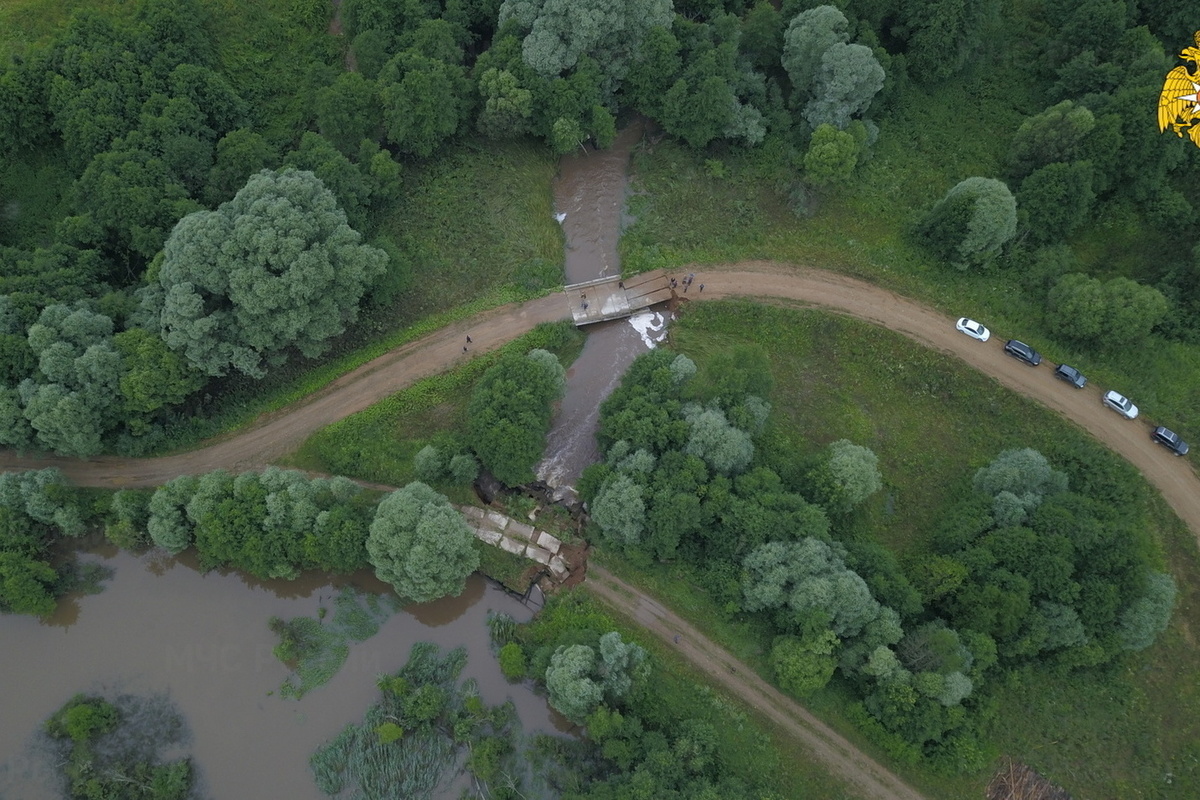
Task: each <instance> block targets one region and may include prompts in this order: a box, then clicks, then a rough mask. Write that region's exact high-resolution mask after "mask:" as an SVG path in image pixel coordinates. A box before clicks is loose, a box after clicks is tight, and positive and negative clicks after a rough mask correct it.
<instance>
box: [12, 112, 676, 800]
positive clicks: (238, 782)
mask: <svg viewBox="0 0 1200 800" xmlns="http://www.w3.org/2000/svg"><path fill="white" fill-rule="evenodd" d="M641 136H642V128H641V125H640V124H635V125H631V126H629V127H627V128H625V129H624V130H623V131H622V132H621V134H620V135H619V136H618V138H617V140H616V142H615V144H614V146H613V147H612V148H611V149H609V150H603V151H596V150H590V149H589V150H586V151H583V152H580V153H578V154H574V155H571V156H567V157H565V158H564V159H563V160H562V166H561V174H560V177H559V179H558V180H557V182H556V184H555V205H556V208H557V210H558V212H559V214H560V215H562V214H565V215H566V216H565V217H562V218H561V222H562V226H563V231H564V234H565V237H566V242H567V250H566V280H567V282H568V283H576V282H581V281H585V280H590V279H592V278H597V277H602V276H610V275H618V274H619V273H620V262H619V258H618V255H617V240H618V238H619V236H620V231H621V227H622V224H623V222H624V221H625V217H624V214H625V197H626V187H627V179H626V170H627V166H628V162H629V156H630V153H631V152H632V150H633V148H634V146H635V145H636V144H637V143H638V141H639V140H640V139H641ZM664 331H665V325H664V321H663V320H662V318H661V316H658V315H654V314H642V315H639V316H638V317H636V318H633V319H630V320H621V321H614V322H608V323H604V324H600V325H595V326H592V327H590V328H589V329H588V338H587V342H586V344H585V346H584V349H583V353H582V355H581V356H580V357H579V359H578V360H577V361H576V362H575V363H574V364H573V365H572V366H571V368H570V370H569V371H568V377H567V391H566V396H565V397H564V399H563V401H562V403H561V406H560V408H559V409H558V410H557V413H556V417H555V420H554V424H553V429H552V431H551V433H550V436H549V440H548V442H547V447H546V454H547V455H546V458H545V459H544V461H543V463H542V464H541V466H540V468H539V475H540V476H541V477H542V478H543V479H544V480H546V481H547V482H548V483H550V484H551V485H553V486H555V487H558V488H560V489H563V490H564V491H567V492H569V491H570V486H571V484H573V483H574V481H575V480H576V479H577V478H578V477H579V475H580V473H581V472H582V471H583V468H584V467H586V466H587V465H588V464H590V463H592V462H593V461H595V460H597V459H598V457H599V454H598V453H597V452H596V444H595V432H596V427H597V423H598V417H599V405H600V402H601V401H602V400H603V399H604V398H605V397H607V396H608V394H609V393H610V392H611V391H612V390H613V388H614V387H615V386H616V383H617V381H619V380H620V376H621V375H622V374H623V373H624V372H625V369H626V368H627V367H628V366H629V364H630V363H631V362H632V361H633V359H634V358H636V357H637V356H638V354H639V353H642V352H644V351H645V350H646V349H647V347H652V346H653V345H654V342H655V341H656V340H657V339H658V338H661V335H662V334H663V332H664ZM79 557H80V558H81V559H82V560H89V561H96V562H99V563H102V564H104V565H105V566H107V567H109V568H111V569H112V571H113V576H112V578H111V579H110V580H109V581H108V582H107V584H106V588H105V589H104V591H103V592H102V593H100V594H97V595H89V596H73V597H68V598H65V599H64V600H63V601H62V602H61V603H60V605H59V609H58V612H57V613H56V614H55V615H54V617H53V618H50V619H45V620H39V619H34V618H30V617H19V616H0V798H14V800H15V798H21V799H22V800H43V798H45V799H46V800H49V798H55V797H57V796H58V794H57V785H58V784H57V782H56V780H55V778H54V776H53V774H52V769H53V766H52V765H51V764H49V763H48V762H47V761H46V759H45V758H43V757H42V756H41V755H40V754H39V746H38V742H39V740H38V736H37V732H38V730H39V728H40V725H41V722H42V720H44V719H45V718H46V717H48V716H49V715H50V714H52V713H53V712H54V711H55V710H56V709H57V708H58V707H59V706H61V705H62V704H63V703H64V702H66V701H67V700H68V699H69V698H70V697H71V696H72V695H74V694H75V693H77V692H96V693H100V694H104V695H106V696H112V695H114V694H118V693H135V694H158V693H165V694H167V695H169V697H170V698H171V699H172V700H173V701H174V703H175V705H176V706H177V708H178V710H179V711H180V712H181V713H182V715H183V717H184V720H185V723H186V725H187V727H188V728H189V730H190V743H189V746H188V747H187V752H188V753H189V754H190V755H191V756H192V758H193V762H194V764H195V765H196V767H197V769H198V777H199V781H200V786H201V790H202V792H203V793H204V794H205V795H208V796H210V797H216V798H220V797H288V798H292V799H293V800H306V799H307V798H312V800H317V799H318V798H320V797H321V794H320V793H319V792H318V791H317V789H316V786H315V785H314V784H313V781H312V777H311V775H310V773H309V769H308V757H309V755H310V754H311V753H312V752H313V751H314V750H315V749H316V748H317V747H318V746H319V745H320V744H321V743H322V742H324V741H326V740H328V739H329V738H331V737H332V736H334V735H335V734H336V733H337V732H338V731H339V730H341V728H342V727H343V726H344V725H346V724H347V723H349V722H355V721H358V720H359V719H361V717H362V714H363V712H364V711H365V710H366V708H367V706H368V705H370V703H371V702H372V701H373V699H374V697H375V695H376V692H377V690H376V688H375V678H376V676H377V675H379V674H380V673H384V672H388V671H392V670H395V669H398V668H399V667H400V666H401V665H402V664H403V663H404V661H405V660H406V658H407V656H408V652H409V649H410V648H411V647H412V645H413V644H414V643H415V642H418V641H432V642H436V643H437V644H438V645H440V646H441V647H442V648H443V649H450V648H453V647H457V646H459V645H462V646H465V647H466V648H467V650H468V654H469V660H468V662H467V667H466V670H465V671H464V677H472V678H475V679H476V680H477V681H478V682H479V686H480V690H481V693H482V695H483V698H484V699H485V700H486V701H488V702H490V703H499V702H503V700H504V699H505V698H507V697H511V698H512V699H513V701H514V703H515V704H516V706H517V709H518V713H519V715H520V717H521V720H522V723H523V725H524V727H525V730H527V731H553V730H555V729H558V730H566V729H567V728H568V727H569V723H566V722H565V720H563V719H562V718H561V717H560V716H558V715H557V714H556V713H554V712H553V711H552V710H551V709H549V708H548V706H547V705H546V703H545V700H544V699H543V698H541V697H539V696H537V695H535V694H534V693H533V692H532V691H530V690H529V689H528V688H527V687H526V686H514V685H511V684H509V683H507V682H506V681H505V680H504V678H503V676H502V675H501V674H500V670H499V667H498V665H497V663H496V660H495V658H494V657H493V656H492V655H491V653H490V651H489V647H488V637H487V629H486V626H485V620H486V617H487V613H488V611H503V612H506V613H508V614H511V615H512V616H514V617H516V618H517V619H518V620H525V619H528V617H529V616H530V612H529V611H528V609H527V608H525V606H523V605H522V604H521V603H520V602H519V601H518V600H517V599H515V598H513V597H511V596H510V595H508V594H506V593H505V592H504V591H502V590H500V589H499V588H497V587H496V586H495V585H493V584H491V583H490V582H488V581H487V580H485V579H484V578H482V577H480V576H478V575H476V576H472V578H471V579H470V580H469V581H468V583H467V588H466V590H465V591H464V592H463V594H462V595H461V596H459V597H448V598H444V599H442V600H439V601H437V602H433V603H427V604H423V605H416V606H409V607H407V608H405V609H404V610H403V611H401V612H400V613H397V614H395V615H394V616H392V617H391V618H390V619H389V620H388V621H387V622H385V623H384V624H383V626H382V628H381V629H380V631H379V633H378V634H377V635H376V636H375V637H373V638H371V639H369V640H368V641H366V642H362V643H359V644H353V645H352V646H351V651H350V657H349V659H348V661H347V662H346V664H345V665H344V666H343V667H342V668H341V670H340V671H339V672H338V673H337V675H336V676H335V677H334V679H333V680H332V681H330V682H329V683H328V684H326V685H325V686H323V687H321V688H318V689H316V690H314V691H311V692H309V693H308V694H306V695H305V696H304V697H303V698H301V699H299V700H295V699H285V698H283V697H281V696H280V695H279V693H278V690H279V687H280V685H281V684H282V683H283V681H284V679H285V678H286V677H287V676H288V674H289V672H288V669H287V668H286V667H285V666H284V665H283V664H281V663H280V662H279V661H278V660H276V659H275V658H274V656H273V655H272V653H271V649H272V647H273V646H274V644H275V641H276V640H275V636H274V635H273V634H272V633H271V632H270V631H269V630H268V628H267V622H268V620H269V619H270V618H271V617H272V616H279V617H284V618H290V617H296V616H302V615H303V616H316V615H317V613H318V609H319V608H320V607H321V606H325V607H326V608H329V609H330V611H332V601H333V598H334V597H335V596H336V594H337V592H338V591H339V589H340V587H341V586H343V585H345V584H347V583H349V584H352V585H353V586H355V587H356V588H358V589H360V590H362V591H370V592H381V593H382V592H387V591H390V587H388V586H386V585H384V584H382V583H381V582H379V581H378V580H376V579H375V577H374V576H373V575H372V574H370V572H363V573H360V574H357V575H353V576H343V577H338V578H335V577H331V576H329V575H324V574H306V575H304V576H302V577H301V578H300V579H298V580H294V581H267V582H263V581H257V580H253V579H250V578H248V577H247V576H245V575H242V574H240V573H236V572H208V573H203V572H201V571H200V570H199V568H198V566H197V565H196V564H195V563H194V561H193V560H191V559H189V557H188V556H187V554H185V555H184V556H183V557H180V558H170V557H166V556H164V555H163V554H162V553H155V552H151V553H149V554H145V555H134V554H130V553H127V552H119V551H117V550H116V549H115V548H111V547H108V546H104V545H100V546H97V547H95V548H93V549H92V550H91V551H90V552H89V553H86V554H80V556H79ZM447 792H449V793H453V792H452V790H450V789H449V788H447Z"/></svg>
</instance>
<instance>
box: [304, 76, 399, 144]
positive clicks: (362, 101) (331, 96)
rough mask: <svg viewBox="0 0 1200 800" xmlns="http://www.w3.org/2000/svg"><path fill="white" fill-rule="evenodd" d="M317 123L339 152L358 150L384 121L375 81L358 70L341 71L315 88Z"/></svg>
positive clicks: (375, 135) (372, 137) (375, 133)
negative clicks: (324, 83) (332, 80)
mask: <svg viewBox="0 0 1200 800" xmlns="http://www.w3.org/2000/svg"><path fill="white" fill-rule="evenodd" d="M315 105H316V112H317V126H318V127H319V128H320V130H321V134H322V135H323V136H325V138H327V139H328V140H329V141H330V142H332V143H333V145H334V147H336V148H337V149H338V150H340V151H341V153H342V155H344V156H347V157H350V156H353V155H354V154H355V153H357V152H358V146H359V143H360V142H362V140H363V139H374V138H376V137H377V136H378V131H379V129H380V127H381V125H382V121H383V110H382V109H381V108H380V105H379V91H378V88H377V87H376V86H375V82H374V81H371V80H368V79H367V78H364V77H363V76H362V74H361V73H359V72H343V73H341V74H340V75H338V77H337V80H335V81H334V82H333V84H331V85H330V86H326V87H324V88H322V89H320V90H318V91H317V94H316V98H315Z"/></svg>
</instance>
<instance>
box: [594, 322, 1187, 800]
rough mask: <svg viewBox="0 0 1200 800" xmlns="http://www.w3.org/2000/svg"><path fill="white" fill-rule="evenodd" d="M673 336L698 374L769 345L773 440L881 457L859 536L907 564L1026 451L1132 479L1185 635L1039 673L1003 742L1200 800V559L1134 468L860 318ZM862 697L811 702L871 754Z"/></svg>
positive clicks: (960, 793)
mask: <svg viewBox="0 0 1200 800" xmlns="http://www.w3.org/2000/svg"><path fill="white" fill-rule="evenodd" d="M671 335H672V341H673V343H674V345H675V346H676V347H677V348H678V349H679V350H681V351H682V352H685V353H687V354H688V355H690V356H692V357H693V358H694V359H696V361H697V362H698V363H702V362H703V361H704V360H705V359H706V358H708V357H711V356H712V355H713V354H715V353H717V352H719V351H722V350H724V349H726V348H728V347H731V346H733V345H735V344H745V343H751V342H762V341H766V340H770V341H772V342H773V343H774V344H773V345H772V347H771V348H770V349H769V354H770V358H771V363H772V371H773V375H774V378H775V389H774V391H773V393H772V397H771V402H772V405H773V412H772V419H771V422H770V423H769V425H770V428H769V430H768V433H767V437H768V438H769V439H771V440H773V441H774V442H775V443H776V445H777V446H782V447H794V448H799V449H801V450H802V451H814V450H817V449H820V448H821V447H823V446H824V445H826V444H827V443H828V442H830V441H832V440H834V439H838V438H843V437H848V438H850V439H852V440H854V441H855V442H857V443H860V444H866V445H868V446H869V447H871V448H872V449H873V450H875V452H876V453H877V454H878V455H879V458H880V468H881V470H882V472H883V475H884V482H885V488H884V491H882V492H880V493H879V494H878V495H876V496H875V497H874V498H873V499H872V500H871V501H870V502H869V504H868V506H867V507H866V508H864V509H863V510H862V511H861V512H860V513H859V515H858V517H857V518H856V519H855V521H854V525H855V528H856V533H857V534H858V535H866V536H875V537H877V538H878V539H879V540H880V541H882V542H883V543H884V544H886V545H887V546H888V547H890V548H892V549H893V550H895V551H896V552H898V553H899V554H900V555H901V558H902V560H903V559H905V558H919V557H920V556H921V554H922V553H923V547H924V542H925V540H926V536H925V534H926V532H927V531H928V530H929V529H930V527H931V526H932V525H934V524H935V523H936V521H937V519H938V515H939V513H940V510H941V508H942V507H943V505H944V504H945V503H947V502H948V501H951V500H953V499H955V498H956V497H957V496H958V495H959V493H960V492H962V491H965V490H966V488H967V487H968V486H969V484H970V479H971V476H972V475H973V473H974V471H975V470H976V469H977V468H978V467H980V466H982V465H984V464H985V463H987V462H988V461H990V460H991V459H992V458H993V457H994V456H995V455H996V454H997V453H998V452H999V451H1000V450H1003V449H1005V448H1009V447H1026V446H1028V447H1034V448H1037V449H1039V450H1042V451H1043V452H1045V453H1046V454H1047V455H1048V456H1049V457H1050V458H1051V459H1052V460H1056V459H1079V460H1086V461H1090V462H1093V463H1097V464H1103V465H1105V466H1106V467H1109V468H1112V469H1118V470H1125V471H1126V472H1127V473H1128V478H1129V480H1131V481H1137V482H1138V483H1140V488H1139V496H1140V497H1142V498H1143V502H1144V503H1145V504H1146V510H1147V513H1148V519H1149V520H1150V521H1151V523H1152V524H1153V527H1154V536H1155V539H1156V540H1157V541H1158V542H1159V543H1160V544H1161V546H1162V548H1163V550H1164V552H1165V554H1166V558H1167V561H1168V563H1169V565H1170V569H1171V571H1172V572H1173V573H1174V575H1175V577H1176V580H1177V581H1178V583H1179V585H1180V587H1181V597H1180V601H1179V611H1178V613H1177V614H1176V618H1175V619H1174V621H1173V624H1172V627H1171V628H1170V630H1169V631H1168V633H1167V634H1166V635H1164V637H1163V639H1162V641H1160V642H1159V643H1158V644H1156V645H1155V646H1154V647H1153V648H1151V649H1150V650H1148V651H1146V652H1144V653H1140V654H1132V655H1131V656H1130V657H1129V658H1127V659H1126V660H1125V661H1123V662H1121V663H1120V664H1119V665H1118V666H1117V667H1116V668H1114V669H1112V670H1111V671H1108V672H1104V673H1101V674H1097V675H1071V676H1067V677H1061V676H1052V675H1048V674H1045V673H1041V672H1038V673H1036V674H1032V673H1031V674H1025V675H1021V676H1019V677H1018V678H1014V679H1013V680H1012V681H1011V683H1010V684H1009V685H1006V686H1003V687H998V690H999V697H1000V700H1001V711H1000V716H999V719H998V720H997V721H996V723H995V724H994V725H993V726H992V731H991V736H992V743H993V745H994V747H995V748H996V751H997V752H999V753H1003V754H1005V755H1011V756H1013V757H1015V758H1018V759H1021V760H1025V761H1028V762H1029V763H1031V764H1032V765H1033V766H1035V767H1036V768H1038V769H1039V770H1042V771H1044V772H1045V773H1046V774H1047V775H1048V776H1049V777H1051V778H1052V779H1053V780H1055V781H1058V782H1060V783H1062V784H1063V785H1065V786H1066V787H1067V788H1068V789H1069V790H1071V791H1072V792H1073V793H1074V794H1075V796H1078V797H1113V796H1120V797H1180V798H1183V797H1193V796H1196V794H1197V793H1200V760H1198V756H1200V747H1198V746H1197V744H1196V743H1197V742H1200V723H1198V722H1197V720H1200V689H1198V687H1200V646H1198V645H1197V642H1196V640H1195V636H1194V633H1193V632H1194V631H1195V630H1196V629H1197V627H1198V626H1200V617H1198V612H1197V608H1200V606H1197V603H1196V600H1197V590H1196V587H1197V586H1200V558H1198V555H1197V551H1196V545H1195V541H1194V539H1193V538H1192V536H1191V535H1190V532H1189V531H1187V530H1186V529H1185V528H1184V527H1183V525H1182V524H1181V523H1180V522H1179V520H1178V519H1177V518H1176V517H1174V515H1172V514H1171V513H1170V511H1169V510H1168V509H1166V507H1165V505H1164V504H1163V503H1162V502H1161V500H1160V499H1159V498H1158V497H1157V495H1156V494H1155V493H1154V492H1153V490H1152V489H1151V488H1150V487H1149V486H1147V485H1145V484H1144V483H1142V482H1141V481H1140V478H1138V477H1137V475H1136V473H1135V472H1134V471H1133V470H1131V469H1129V468H1128V466H1127V465H1125V464H1124V462H1121V461H1120V460H1119V459H1117V457H1116V456H1114V455H1112V454H1110V453H1108V452H1107V451H1105V450H1103V449H1102V448H1100V447H1099V446H1098V445H1096V444H1095V443H1094V442H1093V441H1092V440H1091V439H1090V438H1089V437H1087V436H1086V434H1084V433H1083V432H1082V431H1080V430H1079V429H1078V428H1076V427H1075V426H1073V425H1072V424H1070V423H1068V422H1066V421H1064V420H1062V419H1061V418H1059V417H1057V416H1056V415H1054V414H1052V413H1050V412H1049V411H1047V410H1045V409H1043V408H1042V407H1040V406H1038V405H1037V404H1035V403H1032V402H1030V401H1027V400H1025V399H1023V398H1021V397H1019V396H1017V395H1015V394H1013V393H1012V392H1010V391H1008V390H1007V389H1004V388H1002V387H1000V386H998V385H997V384H996V383H995V382H994V381H992V380H991V379H989V378H987V377H985V376H983V375H980V374H979V373H977V372H975V371H974V370H971V369H969V368H967V367H966V366H964V365H962V364H960V363H958V362H957V361H955V360H953V359H951V358H949V357H946V356H943V355H941V354H938V353H934V352H931V351H925V350H914V349H913V348H912V347H911V345H910V344H909V343H908V341H907V340H906V339H904V338H903V337H901V336H899V335H897V334H893V333H890V332H888V331H885V330H881V329H878V328H876V327H874V326H870V325H867V324H864V323H860V322H856V321H854V320H849V319H845V318H842V317H838V316H834V315H828V314H823V313H820V312H814V311H802V310H788V309H780V308H773V307H761V306H754V305H751V304H743V303H720V304H704V305H701V306H698V307H696V308H694V309H689V310H688V313H687V314H686V315H684V316H683V317H682V318H681V319H680V320H678V321H677V322H676V323H674V325H673V328H672V334H671ZM984 419H986V424H981V420H984ZM603 559H604V561H605V563H608V564H609V565H610V566H611V567H613V568H614V570H615V571H617V572H618V573H619V574H621V575H622V577H624V578H626V579H628V580H632V581H634V582H637V583H639V584H641V585H642V586H644V587H646V588H647V589H649V590H650V591H652V592H653V593H654V594H656V595H657V596H660V597H662V598H664V599H665V600H666V601H667V602H668V604H669V605H670V606H671V607H672V608H674V609H675V610H677V611H678V612H680V613H681V614H683V615H685V616H687V617H688V618H689V619H690V620H691V621H692V622H694V623H695V624H697V625H699V626H700V627H702V628H703V629H704V630H706V631H707V632H708V633H709V634H710V635H712V636H713V637H714V638H716V639H717V640H718V641H720V642H721V643H722V644H723V645H724V646H726V647H727V648H728V649H729V650H730V651H732V652H734V653H735V654H737V655H738V656H739V657H740V658H743V659H744V660H746V661H747V662H748V663H749V664H750V665H752V666H753V667H754V668H755V669H757V670H758V671H759V672H760V673H761V674H763V675H764V676H767V675H768V669H767V665H766V661H765V653H766V651H767V649H768V648H769V644H770V639H769V637H768V634H767V632H766V631H765V630H764V629H763V628H761V627H759V626H757V625H755V624H754V623H753V622H750V621H747V620H744V619H741V618H740V617H737V616H732V617H731V616H729V615H727V614H725V613H723V611H722V609H720V608H718V607H716V605H715V604H714V602H713V601H712V600H711V599H710V598H709V597H708V596H707V595H706V593H705V592H704V591H703V589H702V588H700V587H699V586H698V585H697V583H696V582H695V581H694V580H693V578H692V576H691V575H690V574H688V572H687V571H686V570H685V569H682V568H680V567H677V566H672V565H657V566H655V567H652V568H651V569H649V570H647V571H643V572H639V571H638V570H634V569H632V568H631V567H629V565H627V564H623V563H622V562H621V561H620V559H617V558H614V557H612V556H611V555H607V554H605V555H604V556H603ZM849 700H850V698H849V697H848V696H847V695H846V694H844V693H843V692H842V691H841V690H840V689H839V688H838V687H837V686H836V685H833V686H831V688H829V689H827V690H826V691H825V692H822V693H821V694H819V695H818V696H817V697H815V698H814V699H813V700H812V701H811V702H810V703H809V705H810V706H811V707H812V708H813V710H815V711H817V712H818V713H820V714H821V715H822V717H823V718H825V719H826V720H828V721H830V722H831V723H832V724H835V725H837V726H838V727H839V728H841V729H842V731H843V732H844V733H845V734H846V735H847V736H849V737H850V738H852V739H854V740H856V741H859V743H860V744H862V745H863V746H864V747H866V748H867V749H868V750H872V751H873V748H872V747H871V746H870V745H869V743H866V742H863V741H862V737H861V736H859V734H857V732H856V731H855V730H854V728H853V726H851V725H850V724H849V723H848V722H847V721H846V720H845V718H844V716H843V710H844V708H845V705H846V704H847V703H848V702H849ZM876 755H878V756H879V757H880V758H882V759H884V760H886V757H885V756H883V755H882V754H879V753H876ZM893 766H895V765H893ZM897 768H898V769H900V771H901V772H903V773H904V774H905V775H906V777H907V778H908V779H909V780H911V781H912V782H913V783H914V784H917V785H920V786H922V787H923V788H925V789H927V790H928V791H929V792H930V794H931V795H932V796H935V797H966V796H978V795H979V793H980V790H981V787H982V783H983V782H985V781H986V776H973V777H972V776H968V777H965V778H962V779H947V778H941V777H937V776H932V775H930V774H928V773H925V772H918V771H914V770H912V769H906V768H903V767H897ZM1168 776H1173V777H1170V778H1169V779H1168ZM1114 787H1119V791H1117V790H1114Z"/></svg>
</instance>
